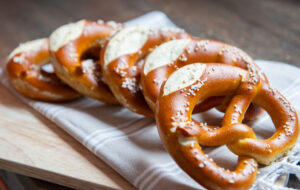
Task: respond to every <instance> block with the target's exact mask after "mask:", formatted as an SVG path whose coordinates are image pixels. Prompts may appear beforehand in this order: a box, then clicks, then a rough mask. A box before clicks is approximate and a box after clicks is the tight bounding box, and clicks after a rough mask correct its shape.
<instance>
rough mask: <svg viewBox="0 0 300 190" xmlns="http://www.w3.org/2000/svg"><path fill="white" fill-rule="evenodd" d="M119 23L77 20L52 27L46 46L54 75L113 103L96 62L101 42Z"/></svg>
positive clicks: (103, 100)
mask: <svg viewBox="0 0 300 190" xmlns="http://www.w3.org/2000/svg"><path fill="white" fill-rule="evenodd" d="M120 27H121V25H120V24H117V23H115V22H107V23H105V22H103V21H98V22H95V21H88V20H81V21H78V22H76V23H70V24H67V25H63V26H61V27H59V28H58V29H56V30H55V31H54V32H53V33H52V34H51V36H50V50H51V54H52V57H51V58H52V60H53V65H54V69H55V73H56V74H57V76H58V77H60V78H61V79H62V80H63V81H64V82H66V83H67V84H69V85H70V86H71V87H72V88H74V89H76V90H77V91H78V92H80V93H82V94H84V95H86V96H89V97H91V98H94V99H97V100H100V101H102V102H105V103H108V104H117V103H118V102H117V100H116V99H115V98H114V96H113V95H112V93H111V91H110V90H109V88H108V87H107V85H106V83H105V81H104V79H103V77H102V71H101V67H100V66H99V64H97V62H98V61H99V52H100V49H101V43H103V41H104V40H105V39H106V38H107V37H108V36H110V35H111V34H112V33H113V32H114V31H116V30H118V29H119V28H120Z"/></svg>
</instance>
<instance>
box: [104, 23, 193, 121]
mask: <svg viewBox="0 0 300 190" xmlns="http://www.w3.org/2000/svg"><path fill="white" fill-rule="evenodd" d="M188 37H189V35H188V34H187V33H185V32H183V31H181V30H178V29H160V30H158V29H148V28H144V27H127V28H124V29H123V30H121V31H119V32H118V33H117V34H116V35H114V36H113V37H112V38H111V39H110V40H109V41H108V42H107V43H106V45H105V48H103V49H102V50H101V56H100V57H101V66H102V69H103V74H104V78H105V80H106V81H107V84H108V85H109V87H110V89H111V91H112V92H113V94H114V95H115V97H116V98H117V99H118V101H119V102H120V103H121V104H122V105H123V106H125V107H127V108H128V109H130V110H132V111H133V112H136V113H139V114H142V115H145V116H148V117H153V112H152V111H151V110H150V109H149V108H148V106H147V103H146V102H145V100H144V96H143V94H142V91H141V89H140V84H139V77H140V70H141V67H142V65H143V58H144V57H145V56H146V55H147V54H148V53H149V52H150V51H151V50H153V48H154V47H155V46H157V45H160V44H161V43H164V42H166V41H169V40H172V39H179V38H188Z"/></svg>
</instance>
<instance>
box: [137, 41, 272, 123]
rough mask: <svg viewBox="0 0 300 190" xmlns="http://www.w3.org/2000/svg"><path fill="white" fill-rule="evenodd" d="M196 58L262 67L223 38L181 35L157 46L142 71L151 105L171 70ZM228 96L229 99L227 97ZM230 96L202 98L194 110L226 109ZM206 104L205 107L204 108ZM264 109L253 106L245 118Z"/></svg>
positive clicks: (201, 60)
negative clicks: (191, 37)
mask: <svg viewBox="0 0 300 190" xmlns="http://www.w3.org/2000/svg"><path fill="white" fill-rule="evenodd" d="M195 62H202V63H224V64H230V65H235V66H238V67H241V68H244V69H247V70H248V69H249V68H250V67H249V65H253V67H251V68H253V69H254V70H255V71H254V72H253V74H254V75H262V76H263V77H264V80H265V81H266V82H267V79H266V78H265V76H264V74H261V71H260V68H259V67H258V66H257V65H256V64H255V63H254V61H253V60H252V59H251V57H250V56H248V55H247V54H246V53H245V52H243V51H242V50H240V49H238V48H236V47H233V46H230V45H228V44H224V43H222V42H218V41H213V40H205V39H180V40H173V41H170V42H166V43H164V44H162V45H161V46H159V47H158V48H156V49H155V50H154V51H153V52H152V53H151V54H149V56H148V57H147V58H146V59H145V64H144V67H143V69H142V72H141V84H142V87H143V94H144V96H145V99H146V101H147V103H148V105H149V107H150V108H151V109H152V110H154V109H155V103H156V100H157V97H158V95H159V91H160V87H161V84H162V83H163V81H165V80H166V79H167V78H168V77H169V76H170V74H171V73H172V72H174V71H175V70H176V69H178V68H180V67H182V66H185V65H188V64H191V63H195ZM225 100H226V101H225ZM229 100H230V97H226V98H225V99H224V98H223V97H221V98H220V97H213V98H211V99H209V100H204V101H203V102H201V103H200V104H199V105H198V106H197V108H196V109H195V111H197V112H199V111H206V109H209V108H212V107H215V106H218V105H221V107H219V108H220V110H221V111H222V110H225V108H226V106H227V103H228V101H229ZM204 108H205V109H204ZM261 113H262V109H260V108H258V107H256V106H250V109H249V111H247V114H246V118H247V119H249V120H252V119H256V118H257V117H258V116H259V115H260V114H261Z"/></svg>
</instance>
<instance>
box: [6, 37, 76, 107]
mask: <svg viewBox="0 0 300 190" xmlns="http://www.w3.org/2000/svg"><path fill="white" fill-rule="evenodd" d="M49 61H50V53H49V41H48V39H47V38H43V39H37V40H34V41H29V42H26V43H24V44H20V45H19V46H18V47H17V48H16V49H15V50H13V52H11V54H10V55H9V56H8V58H7V65H6V70H7V72H8V74H9V79H10V83H11V84H12V86H13V87H14V88H15V89H16V90H17V91H19V92H20V93H21V94H23V95H25V96H27V97H29V98H33V99H36V100H41V101H49V102H62V101H69V100H73V99H76V98H78V97H80V94H79V93H78V92H76V91H74V90H73V89H71V88H70V87H69V86H67V85H66V84H64V83H63V82H62V81H61V80H59V78H57V76H56V75H55V74H54V73H53V71H51V70H53V68H52V67H51V64H49ZM47 68H48V70H47Z"/></svg>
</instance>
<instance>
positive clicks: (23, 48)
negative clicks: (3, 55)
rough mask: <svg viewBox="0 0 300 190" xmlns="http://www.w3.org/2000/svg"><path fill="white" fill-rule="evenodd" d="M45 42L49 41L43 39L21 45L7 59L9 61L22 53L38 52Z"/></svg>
mask: <svg viewBox="0 0 300 190" xmlns="http://www.w3.org/2000/svg"><path fill="white" fill-rule="evenodd" d="M45 40H47V39H46V38H41V39H37V40H33V41H29V42H25V43H21V44H20V45H19V46H18V47H17V48H16V49H14V50H13V51H12V52H11V53H10V54H9V56H8V57H7V60H10V59H11V58H12V57H13V56H15V55H16V54H18V53H21V52H25V51H31V50H32V51H34V50H38V49H39V48H40V47H41V46H42V45H43V43H44V42H45Z"/></svg>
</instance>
